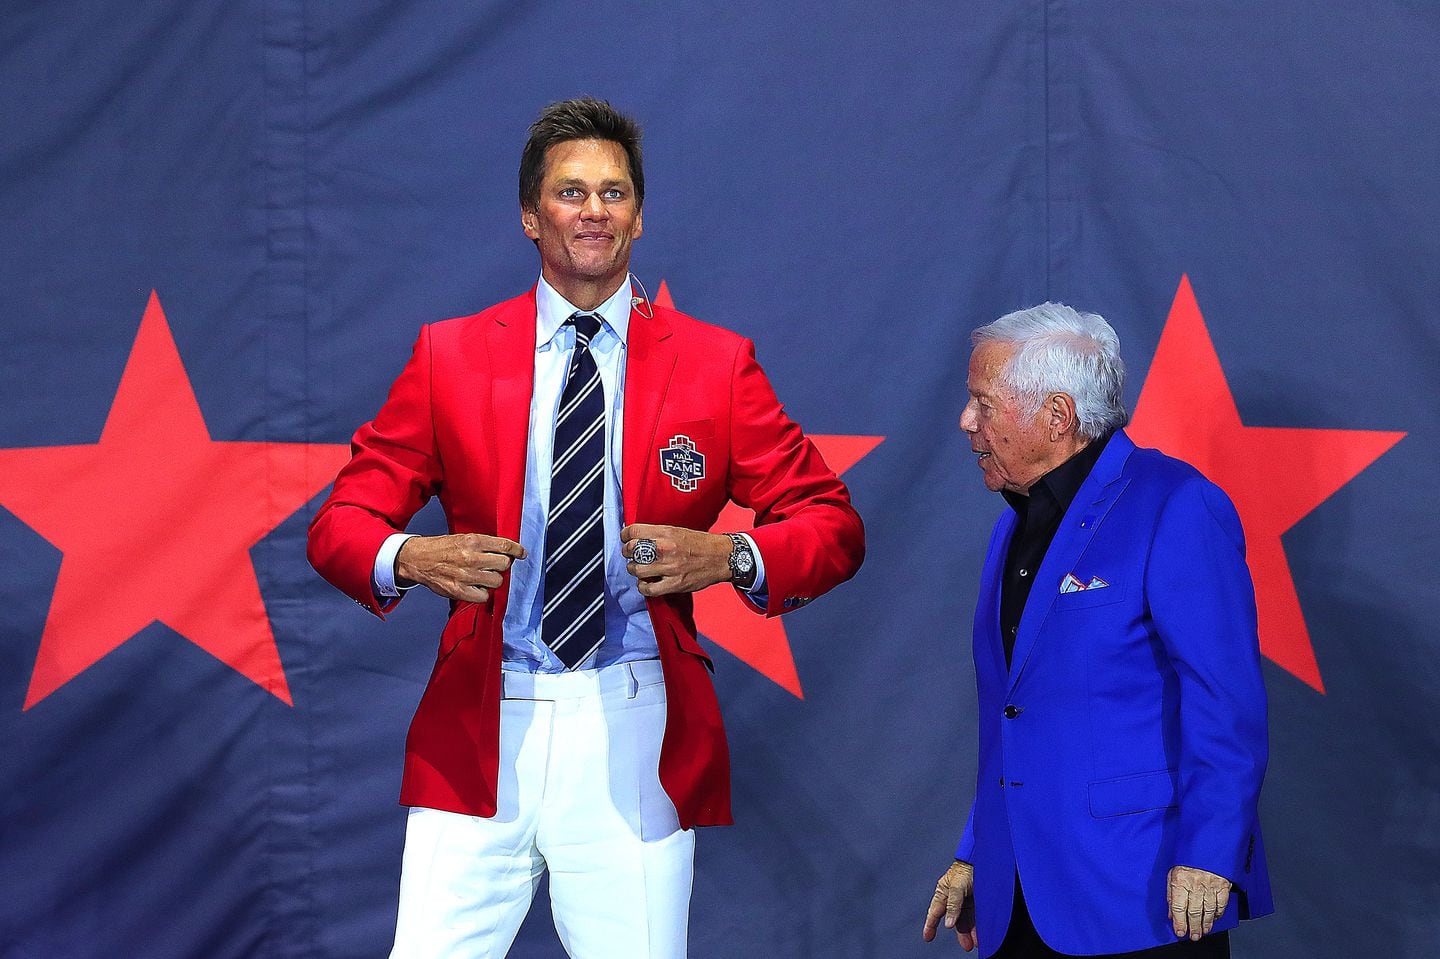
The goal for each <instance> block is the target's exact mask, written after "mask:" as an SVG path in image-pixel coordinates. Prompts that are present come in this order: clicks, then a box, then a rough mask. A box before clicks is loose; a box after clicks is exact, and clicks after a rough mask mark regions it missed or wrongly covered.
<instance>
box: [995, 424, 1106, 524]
mask: <svg viewBox="0 0 1440 959" xmlns="http://www.w3.org/2000/svg"><path fill="white" fill-rule="evenodd" d="M1114 435H1115V432H1114V431H1113V430H1112V431H1110V432H1109V433H1106V434H1105V435H1104V436H1101V437H1100V438H1098V439H1094V440H1091V441H1090V442H1089V443H1087V444H1086V445H1085V447H1084V449H1082V450H1080V452H1078V453H1076V454H1075V455H1074V456H1072V457H1070V458H1069V459H1068V460H1066V461H1065V462H1063V463H1061V464H1060V465H1059V466H1057V467H1055V468H1054V469H1052V470H1051V471H1050V472H1048V473H1046V474H1045V475H1044V476H1042V477H1040V478H1039V479H1038V480H1036V481H1035V484H1034V485H1033V486H1031V487H1030V496H1028V497H1026V496H1021V495H1020V494H1019V493H1013V492H1011V491H1009V490H1006V491H1005V501H1006V502H1008V503H1009V504H1010V506H1011V507H1012V508H1013V509H1014V510H1015V512H1017V513H1019V514H1020V515H1021V516H1022V517H1023V516H1025V514H1026V513H1027V512H1028V507H1029V506H1030V504H1031V503H1032V502H1033V501H1034V497H1035V496H1036V495H1037V494H1038V495H1040V496H1043V497H1045V498H1046V499H1049V500H1050V501H1051V502H1052V503H1054V505H1055V506H1057V507H1058V508H1059V512H1060V513H1064V512H1065V511H1066V510H1068V509H1069V508H1070V504H1071V503H1073V502H1074V501H1075V495H1076V494H1077V493H1079V492H1080V487H1081V486H1082V485H1083V484H1084V482H1085V480H1086V479H1088V478H1089V476H1090V471H1091V470H1093V469H1094V468H1095V464H1096V462H1098V461H1099V459H1100V454H1101V453H1103V452H1104V451H1105V444H1106V443H1109V442H1110V437H1112V436H1114Z"/></svg>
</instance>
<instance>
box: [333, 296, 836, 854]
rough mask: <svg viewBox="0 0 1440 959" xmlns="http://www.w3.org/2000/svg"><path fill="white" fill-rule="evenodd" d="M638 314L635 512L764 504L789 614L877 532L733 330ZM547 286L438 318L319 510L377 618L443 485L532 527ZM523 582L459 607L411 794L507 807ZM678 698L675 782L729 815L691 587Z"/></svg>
mask: <svg viewBox="0 0 1440 959" xmlns="http://www.w3.org/2000/svg"><path fill="white" fill-rule="evenodd" d="M653 313H654V316H653V318H650V317H646V316H644V315H643V314H641V313H639V312H638V311H635V310H633V309H632V311H631V314H630V330H629V345H628V353H627V359H626V371H625V424H624V426H625V442H624V453H623V459H624V463H623V464H622V469H621V479H622V487H623V498H624V522H625V523H627V524H628V523H657V524H665V525H671V526H683V527H687V528H690V529H699V530H708V529H709V528H710V527H711V525H712V524H713V523H714V522H715V519H716V517H717V516H718V515H719V513H720V510H721V508H722V507H723V506H724V505H725V503H726V501H727V500H732V499H733V500H734V501H735V502H737V503H739V504H740V505H742V506H746V507H750V508H753V509H754V510H755V512H756V525H757V528H756V529H755V531H754V532H753V533H752V534H751V535H752V536H753V537H754V540H755V544H756V546H757V547H758V548H759V551H760V553H761V555H762V556H763V557H764V560H765V577H766V584H767V589H768V592H769V606H768V608H767V609H766V611H765V613H766V615H767V616H775V615H779V614H781V613H784V612H788V611H789V610H790V609H792V608H798V607H799V606H801V605H804V603H805V602H806V601H808V600H809V599H812V598H814V597H816V596H819V595H820V594H821V593H824V592H825V591H827V590H829V589H831V588H832V587H834V586H836V585H838V584H840V583H842V582H844V581H845V580H847V579H849V578H850V577H851V576H853V575H854V574H855V571H856V570H857V569H858V568H859V566H860V562H861V559H862V558H863V556H864V550H865V547H864V530H863V527H862V525H861V522H860V517H859V516H858V515H857V514H856V512H855V510H854V509H853V508H852V507H851V505H850V497H849V493H848V492H847V491H846V489H845V486H844V484H843V483H841V482H840V480H839V479H838V478H836V476H835V474H834V473H833V472H832V471H831V470H830V469H829V468H828V467H827V466H826V465H825V463H824V461H823V460H822V459H821V457H820V454H819V452H818V451H817V450H816V449H815V447H814V445H813V444H811V442H810V441H809V440H808V439H806V438H805V436H804V434H803V433H801V431H800V428H799V427H798V426H797V425H795V423H794V422H792V421H791V420H790V419H789V417H787V416H786V415H785V412H784V410H783V408H782V407H781V405H780V402H779V400H777V399H776V397H775V393H774V391H773V390H772V389H771V387H770V383H769V381H768V380H767V379H766V378H765V374H764V372H763V371H762V370H761V369H760V366H759V364H757V363H756V361H755V351H754V346H753V345H752V344H751V343H750V341H749V340H746V339H744V338H743V337H740V336H738V335H736V334H734V333H731V332H729V331H727V330H723V329H720V328H718V327H714V326H710V325H708V324H705V323H701V322H699V321H698V320H694V319H691V318H690V317H688V316H685V315H684V314H682V313H678V312H676V311H674V310H669V309H665V308H664V307H660V306H653ZM534 357H535V293H534V290H533V289H532V290H531V292H530V293H528V294H526V295H524V296H521V297H517V298H515V299H513V300H509V301H506V302H504V303H500V304H498V305H496V306H493V307H491V308H490V309H488V310H485V311H484V312H482V313H477V314H474V315H473V316H466V317H460V318H458V319H453V320H446V321H444V322H440V323H435V324H432V325H430V326H427V327H424V328H423V329H422V330H421V331H420V338H419V340H418V341H417V342H416V344H415V352H414V354H413V355H412V356H411V358H410V362H409V363H408V364H407V365H406V367H405V369H404V371H403V372H402V373H401V374H400V376H399V378H398V379H397V380H396V381H395V384H394V385H393V386H392V387H391V389H390V395H389V397H388V398H387V399H386V401H385V405H384V406H383V407H382V408H381V409H380V412H379V413H378V414H377V415H376V417H375V419H374V420H373V421H371V422H370V423H367V424H365V425H364V426H362V427H360V429H359V430H357V431H356V433H355V437H354V439H353V441H352V450H353V453H352V457H351V459H350V462H349V463H348V464H347V465H346V466H345V468H344V469H342V470H341V471H340V475H339V476H338V477H337V478H336V480H335V486H334V489H333V490H332V491H331V493H330V497H329V498H328V499H327V500H326V501H325V503H324V505H323V506H321V508H320V511H319V513H317V514H316V516H315V519H314V521H313V522H312V523H311V524H310V538H309V550H308V552H309V558H310V562H311V564H312V565H313V566H314V567H315V569H316V570H318V571H319V573H320V574H321V575H322V576H324V577H325V578H326V579H327V580H329V581H330V582H331V583H332V584H334V585H335V586H336V587H337V588H339V589H340V590H342V591H343V592H345V593H346V594H348V595H349V596H351V597H352V598H353V599H354V600H355V601H356V602H358V603H359V604H360V605H362V606H364V607H365V608H366V609H369V610H370V611H371V612H372V613H374V614H376V615H377V616H380V617H382V618H383V617H384V615H385V613H386V612H388V611H389V610H390V609H392V608H393V607H394V605H395V604H396V603H397V602H398V600H391V601H389V602H387V603H386V604H385V605H384V606H382V605H381V604H379V603H377V602H376V599H375V597H374V595H373V593H372V590H371V576H372V573H373V571H374V567H375V555H376V553H377V552H378V551H379V549H380V545H381V544H382V543H383V542H384V540H385V538H386V537H387V536H389V535H390V534H392V533H394V532H396V531H398V530H403V529H404V528H405V525H406V523H408V522H409V520H410V518H411V517H412V516H413V515H414V514H415V513H416V512H417V511H418V510H419V509H420V508H421V507H422V506H423V505H424V504H425V502H426V501H427V500H429V498H430V497H431V496H439V497H440V502H441V504H442V506H443V507H444V509H445V515H446V518H447V521H448V523H449V528H450V530H451V531H452V532H457V533H464V532H474V533H488V534H491V535H498V536H504V537H507V538H509V539H514V540H518V539H519V538H520V510H521V500H522V498H523V496H524V490H525V459H526V447H527V444H528V439H529V414H530V394H531V390H532V388H533V383H534V375H535V359H534ZM678 435H684V436H687V437H689V438H690V439H691V440H693V441H694V442H695V446H696V449H697V450H698V452H699V453H701V454H702V455H703V456H704V457H705V467H704V477H703V478H702V479H700V481H699V483H698V486H697V488H695V489H694V490H692V491H689V492H686V491H684V490H681V489H679V488H677V487H676V485H675V484H674V483H672V482H671V479H670V478H669V476H667V475H666V474H665V473H663V472H662V471H661V468H660V463H661V460H660V451H661V450H662V449H664V448H665V447H667V446H669V445H670V441H671V439H672V437H675V436H678ZM509 582H510V581H509V577H508V576H507V577H506V580H505V584H504V585H502V586H501V587H500V589H498V590H496V591H495V592H494V593H493V594H492V596H491V597H490V600H489V601H488V602H486V603H484V604H475V603H459V604H454V608H453V609H452V610H451V615H450V620H449V622H448V623H447V624H446V626H445V630H444V632H443V633H442V634H441V637H440V648H439V654H438V656H437V658H436V661H435V668H434V671H433V672H432V673H431V675H430V681H429V683H428V685H427V686H426V688H425V693H424V695H423V696H422V697H421V700H420V705H419V707H418V708H417V710H416V712H415V718H414V720H413V721H412V723H411V725H410V733H409V736H408V737H407V739H406V747H405V773H404V779H403V784H402V787H401V793H400V801H401V803H403V804H405V805H412V806H426V807H430V808H434V809H445V810H450V811H454V812H460V813H466V814H469V815H478V816H493V815H494V814H495V784H496V777H497V773H498V767H499V739H500V647H501V622H502V620H503V618H504V615H505V604H506V601H507V599H508V590H509ZM647 605H648V607H649V611H650V619H651V622H652V623H654V626H655V635H656V639H657V640H658V642H659V647H660V661H661V665H662V668H663V670H664V674H665V687H666V697H667V700H668V704H669V705H668V712H667V718H666V726H665V740H664V745H663V746H662V748H661V752H660V781H661V783H662V785H663V786H664V787H665V791H666V792H667V793H668V794H669V795H670V798H671V799H672V800H673V801H674V803H675V807H676V810H677V811H678V812H679V818H680V823H681V825H682V826H684V827H686V828H689V827H691V826H696V825H701V826H705V825H723V824H728V823H730V822H731V821H732V819H731V813H730V768H729V751H728V749H727V747H726V744H725V730H724V727H723V726H722V724H721V720H720V708H719V703H718V702H717V700H716V698H715V689H714V686H713V685H712V684H711V681H710V675H709V673H710V671H712V670H713V666H712V665H711V662H710V658H709V656H708V655H706V653H705V651H704V649H702V648H701V646H700V644H699V642H697V640H696V636H695V618H694V614H693V602H692V599H691V597H690V596H689V595H688V594H682V595H676V596H665V597H660V598H651V599H648V600H647Z"/></svg>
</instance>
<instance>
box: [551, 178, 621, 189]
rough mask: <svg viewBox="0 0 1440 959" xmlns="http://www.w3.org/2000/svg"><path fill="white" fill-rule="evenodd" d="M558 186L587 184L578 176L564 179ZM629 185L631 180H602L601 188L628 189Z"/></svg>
mask: <svg viewBox="0 0 1440 959" xmlns="http://www.w3.org/2000/svg"><path fill="white" fill-rule="evenodd" d="M558 185H559V186H585V185H586V183H585V181H584V180H583V179H581V178H580V177H578V176H570V177H565V178H564V179H562V180H561V181H560V183H559V184H558ZM629 185H630V181H629V180H601V181H600V186H601V187H610V186H623V187H628V186H629Z"/></svg>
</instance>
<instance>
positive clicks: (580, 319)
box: [570, 313, 600, 349]
mask: <svg viewBox="0 0 1440 959" xmlns="http://www.w3.org/2000/svg"><path fill="white" fill-rule="evenodd" d="M570 322H571V324H572V325H573V326H574V327H575V338H576V339H577V340H579V341H580V345H581V346H583V347H586V348H587V349H588V348H589V346H590V341H591V340H593V339H595V334H596V333H599V332H600V317H598V316H596V315H595V314H594V313H576V314H575V315H574V316H572V317H570Z"/></svg>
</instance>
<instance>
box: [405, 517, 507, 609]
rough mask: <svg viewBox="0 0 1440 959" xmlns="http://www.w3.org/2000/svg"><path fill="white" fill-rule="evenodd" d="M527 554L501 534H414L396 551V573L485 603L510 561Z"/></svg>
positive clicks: (448, 595)
mask: <svg viewBox="0 0 1440 959" xmlns="http://www.w3.org/2000/svg"><path fill="white" fill-rule="evenodd" d="M524 558H525V547H523V546H521V545H520V544H519V543H517V542H515V541H514V540H509V539H504V538H502V537H499V536H486V535H484V534H483V533H454V534H451V535H449V536H412V537H411V538H410V539H407V540H406V541H405V544H404V545H403V546H401V547H400V552H398V553H396V554H395V574H396V576H398V577H399V578H401V579H407V580H409V581H410V582H412V583H419V584H421V585H422V586H425V587H426V588H428V589H429V590H430V591H431V592H433V593H438V594H439V595H441V596H444V597H446V598H447V599H454V600H459V601H461V602H465V603H483V602H485V601H486V600H488V599H489V598H490V592H491V591H492V590H494V589H498V588H499V586H500V584H501V582H503V581H504V574H505V571H506V570H507V569H509V568H510V564H511V563H513V562H515V560H517V559H524Z"/></svg>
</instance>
